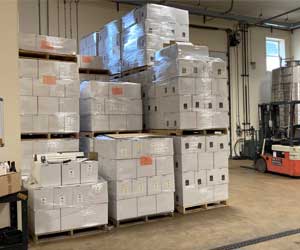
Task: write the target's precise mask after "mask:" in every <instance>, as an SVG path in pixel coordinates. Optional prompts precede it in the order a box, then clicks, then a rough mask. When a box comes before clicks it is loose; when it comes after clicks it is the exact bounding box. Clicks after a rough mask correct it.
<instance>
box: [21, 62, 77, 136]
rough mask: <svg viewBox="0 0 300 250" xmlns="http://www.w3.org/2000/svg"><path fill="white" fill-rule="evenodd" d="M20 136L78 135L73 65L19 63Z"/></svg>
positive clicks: (64, 63)
mask: <svg viewBox="0 0 300 250" xmlns="http://www.w3.org/2000/svg"><path fill="white" fill-rule="evenodd" d="M19 83H20V89H21V91H20V92H21V97H20V98H21V102H20V104H21V106H20V107H21V132H22V133H67V132H72V133H75V132H78V131H79V95H80V92H79V73H78V66H77V63H73V62H62V61H51V60H40V59H39V60H38V59H19Z"/></svg>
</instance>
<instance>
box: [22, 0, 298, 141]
mask: <svg viewBox="0 0 300 250" xmlns="http://www.w3.org/2000/svg"><path fill="white" fill-rule="evenodd" d="M37 1H38V0H21V1H19V12H20V30H21V31H24V32H35V33H38V31H39V29H38V14H37V13H38V11H37ZM59 1H60V5H59V6H60V26H59V27H60V28H59V31H60V35H63V36H64V35H65V28H64V20H63V19H64V15H63V14H64V13H63V0H59ZM49 2H50V5H49V9H50V13H51V14H50V22H49V23H50V29H49V34H50V35H58V20H57V1H49ZM67 2H68V1H67ZM73 2H74V1H73ZM45 3H46V0H41V4H42V10H43V11H42V21H41V24H42V25H41V27H42V33H44V34H45V33H46V32H47V22H46V20H47V19H46V15H45V14H44V13H45V7H46V5H45ZM67 7H68V8H67V29H66V31H67V37H70V35H71V34H70V33H71V32H70V25H69V24H70V21H69V19H70V15H69V4H68V5H67ZM72 7H73V12H72V13H73V14H72V17H73V19H72V24H73V25H72V34H73V36H72V37H73V38H76V32H75V31H76V23H75V4H74V3H73V4H72ZM132 8H133V6H128V5H123V4H122V5H120V12H118V11H117V10H116V5H115V4H114V3H110V2H109V1H105V0H98V1H95V0H80V4H79V37H82V36H83V35H86V34H88V33H90V32H92V31H96V30H99V28H101V27H102V26H103V25H104V24H105V23H106V22H109V21H111V20H113V19H115V18H118V17H120V16H121V15H122V14H123V13H125V12H126V11H128V10H130V9H132ZM190 23H192V24H197V25H207V26H215V27H222V28H231V29H234V28H236V25H237V23H236V22H230V21H225V20H220V19H213V20H210V21H209V22H207V23H206V24H203V17H199V16H191V17H190ZM249 34H250V35H249V37H251V38H249V44H250V45H249V53H250V58H249V60H250V61H252V62H255V64H252V65H254V66H253V67H250V86H251V87H250V95H251V100H250V104H251V114H250V118H251V123H252V124H253V125H254V127H256V128H257V127H258V121H257V120H258V117H257V105H258V103H260V102H265V101H269V100H270V86H271V75H270V73H268V72H266V62H265V61H266V59H265V39H266V37H267V36H269V37H275V38H281V39H285V41H286V56H287V57H289V56H290V55H291V35H290V32H286V31H278V30H273V32H271V30H269V29H264V28H256V27H253V28H250V30H249ZM299 36H300V35H299ZM190 37H191V39H190V40H191V42H193V43H195V44H200V45H207V46H209V49H210V51H212V52H217V53H218V55H220V56H222V57H225V58H226V50H227V48H226V42H227V37H226V32H224V31H215V30H207V29H198V28H197V29H196V28H192V29H191V32H190ZM299 54H300V51H299ZM235 55H236V49H231V58H232V60H231V79H232V80H231V85H232V89H231V95H232V124H233V125H234V126H233V131H235V130H236V124H237V123H238V119H237V117H238V115H237V103H238V99H239V103H240V109H241V110H240V111H241V112H240V123H242V122H243V112H242V106H241V105H242V99H241V96H242V89H241V87H239V88H238V85H237V79H238V77H237V76H236V72H237V65H240V64H241V62H240V60H239V63H238V61H237V60H236V59H235ZM239 55H241V53H239ZM239 68H240V69H241V66H240V67H239ZM239 80H240V79H239ZM239 86H241V80H240V85H239ZM238 89H239V92H240V98H238V96H237V92H238ZM233 137H234V139H235V137H236V136H235V133H233Z"/></svg>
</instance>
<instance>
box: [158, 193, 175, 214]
mask: <svg viewBox="0 0 300 250" xmlns="http://www.w3.org/2000/svg"><path fill="white" fill-rule="evenodd" d="M173 211H174V193H173V192H170V193H161V194H157V195H156V212H157V213H164V212H173Z"/></svg>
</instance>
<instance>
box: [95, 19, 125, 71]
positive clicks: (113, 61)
mask: <svg viewBox="0 0 300 250" xmlns="http://www.w3.org/2000/svg"><path fill="white" fill-rule="evenodd" d="M98 54H99V55H101V56H103V62H104V67H105V69H107V70H109V71H110V73H111V74H113V75H114V74H118V73H120V72H121V21H120V20H114V21H112V22H110V23H107V24H106V25H104V27H103V28H102V29H101V30H100V32H99V48H98Z"/></svg>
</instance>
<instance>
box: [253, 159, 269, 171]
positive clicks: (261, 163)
mask: <svg viewBox="0 0 300 250" xmlns="http://www.w3.org/2000/svg"><path fill="white" fill-rule="evenodd" d="M255 169H256V170H257V171H259V172H261V173H266V172H267V163H266V161H265V159H264V158H262V157H260V158H258V159H257V160H256V162H255Z"/></svg>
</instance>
